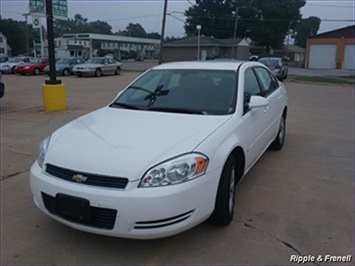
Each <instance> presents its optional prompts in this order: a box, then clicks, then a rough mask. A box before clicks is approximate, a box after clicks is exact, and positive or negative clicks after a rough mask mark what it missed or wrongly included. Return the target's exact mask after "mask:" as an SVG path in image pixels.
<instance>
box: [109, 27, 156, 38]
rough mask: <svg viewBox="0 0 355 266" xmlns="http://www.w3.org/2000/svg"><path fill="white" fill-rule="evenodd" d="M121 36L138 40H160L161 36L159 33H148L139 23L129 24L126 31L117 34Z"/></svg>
mask: <svg viewBox="0 0 355 266" xmlns="http://www.w3.org/2000/svg"><path fill="white" fill-rule="evenodd" d="M115 34H116V35H120V36H128V37H138V38H150V39H160V34H159V33H157V32H150V33H147V32H146V31H145V29H144V28H143V26H142V25H141V24H139V23H136V24H135V23H129V24H128V25H127V27H126V29H125V30H123V31H121V30H120V31H119V32H116V33H115Z"/></svg>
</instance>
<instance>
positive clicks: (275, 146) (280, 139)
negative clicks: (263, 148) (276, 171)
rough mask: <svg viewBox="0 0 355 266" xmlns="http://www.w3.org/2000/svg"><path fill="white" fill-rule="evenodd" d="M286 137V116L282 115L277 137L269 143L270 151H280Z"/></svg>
mask: <svg viewBox="0 0 355 266" xmlns="http://www.w3.org/2000/svg"><path fill="white" fill-rule="evenodd" d="M285 136H286V116H285V115H283V116H282V118H281V121H280V126H279V131H278V132H277V136H276V138H275V140H274V141H273V142H272V143H271V145H270V149H271V150H276V151H279V150H281V149H282V147H283V146H284V143H285Z"/></svg>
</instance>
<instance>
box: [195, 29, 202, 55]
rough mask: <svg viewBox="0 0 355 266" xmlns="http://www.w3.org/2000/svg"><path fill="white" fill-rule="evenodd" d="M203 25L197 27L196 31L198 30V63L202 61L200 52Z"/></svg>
mask: <svg viewBox="0 0 355 266" xmlns="http://www.w3.org/2000/svg"><path fill="white" fill-rule="evenodd" d="M201 29H202V27H201V25H197V26H196V30H197V61H200V60H201V56H200V54H201V52H200V49H201V48H200V47H201Z"/></svg>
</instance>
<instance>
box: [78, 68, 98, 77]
mask: <svg viewBox="0 0 355 266" xmlns="http://www.w3.org/2000/svg"><path fill="white" fill-rule="evenodd" d="M73 73H74V74H75V75H82V76H94V75H95V69H79V70H73Z"/></svg>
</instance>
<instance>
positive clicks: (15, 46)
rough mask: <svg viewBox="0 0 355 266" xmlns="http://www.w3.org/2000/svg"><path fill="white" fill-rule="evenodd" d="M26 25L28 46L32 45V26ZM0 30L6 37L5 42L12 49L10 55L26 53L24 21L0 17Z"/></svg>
mask: <svg viewBox="0 0 355 266" xmlns="http://www.w3.org/2000/svg"><path fill="white" fill-rule="evenodd" d="M27 27H28V36H29V47H30V49H31V48H32V47H33V45H32V27H31V26H30V25H27ZM0 30H1V32H2V34H4V35H5V37H6V38H7V43H8V45H10V47H11V49H12V55H17V54H25V53H27V50H26V49H27V46H26V22H25V21H17V20H13V19H2V18H0Z"/></svg>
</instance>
